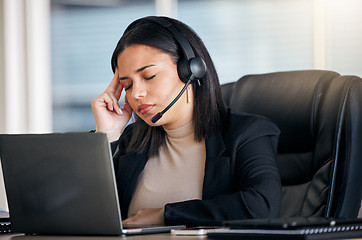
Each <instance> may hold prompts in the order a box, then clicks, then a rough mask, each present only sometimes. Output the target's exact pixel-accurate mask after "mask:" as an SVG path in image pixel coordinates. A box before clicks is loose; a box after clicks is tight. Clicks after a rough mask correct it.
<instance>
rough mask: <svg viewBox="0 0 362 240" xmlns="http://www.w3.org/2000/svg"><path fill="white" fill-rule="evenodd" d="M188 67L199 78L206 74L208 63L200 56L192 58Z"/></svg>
mask: <svg viewBox="0 0 362 240" xmlns="http://www.w3.org/2000/svg"><path fill="white" fill-rule="evenodd" d="M188 69H189V71H190V73H192V74H193V75H194V76H195V77H196V78H197V79H201V78H203V77H204V76H205V74H206V64H205V62H204V60H202V59H201V58H199V57H194V58H191V59H190V61H189V62H188Z"/></svg>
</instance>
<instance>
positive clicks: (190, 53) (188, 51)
mask: <svg viewBox="0 0 362 240" xmlns="http://www.w3.org/2000/svg"><path fill="white" fill-rule="evenodd" d="M148 19H149V20H151V21H154V22H156V23H158V24H160V25H161V26H163V27H165V28H166V29H168V30H169V32H170V33H172V35H173V36H174V38H175V39H176V41H177V42H178V43H179V45H180V46H181V49H182V52H183V54H184V56H185V58H186V59H187V60H190V59H192V58H194V57H195V53H194V50H193V49H192V47H191V45H190V43H189V41H188V40H187V39H186V37H185V35H183V34H182V33H181V32H180V31H179V30H177V29H176V28H175V27H174V26H173V24H172V23H171V22H170V21H168V20H167V19H165V18H162V17H149V18H148Z"/></svg>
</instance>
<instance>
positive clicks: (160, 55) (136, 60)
mask: <svg viewBox="0 0 362 240" xmlns="http://www.w3.org/2000/svg"><path fill="white" fill-rule="evenodd" d="M162 63H164V64H166V63H168V64H170V63H173V60H172V58H171V56H170V55H169V54H167V53H165V52H163V51H161V50H160V49H158V48H154V47H151V46H146V45H140V44H134V45H131V46H129V47H127V48H125V49H124V50H123V51H122V52H121V53H120V54H119V55H118V57H117V64H118V70H119V71H126V70H136V69H139V68H141V67H144V66H147V65H158V64H162Z"/></svg>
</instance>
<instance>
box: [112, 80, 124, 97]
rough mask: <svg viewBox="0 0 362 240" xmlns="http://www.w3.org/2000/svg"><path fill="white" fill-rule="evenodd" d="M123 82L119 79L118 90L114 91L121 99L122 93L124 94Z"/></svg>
mask: <svg viewBox="0 0 362 240" xmlns="http://www.w3.org/2000/svg"><path fill="white" fill-rule="evenodd" d="M123 88H124V87H123V84H122V83H121V82H120V81H118V86H117V89H116V91H115V92H114V95H115V97H116V98H117V99H118V100H119V99H120V97H121V95H122V91H123Z"/></svg>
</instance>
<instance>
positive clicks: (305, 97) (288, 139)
mask: <svg viewBox="0 0 362 240" xmlns="http://www.w3.org/2000/svg"><path fill="white" fill-rule="evenodd" d="M222 93H223V97H224V100H225V103H226V105H227V106H228V107H230V108H232V109H233V110H234V111H237V112H238V111H240V112H248V113H254V114H259V115H263V116H266V117H268V118H269V119H271V120H272V121H274V122H275V123H276V124H277V125H278V127H279V128H280V130H281V134H280V138H279V144H278V157H277V160H278V167H279V170H280V174H281V179H282V186H283V187H282V188H283V196H282V203H281V211H280V216H281V217H298V216H301V217H309V216H322V217H336V218H343V217H350V218H355V217H357V214H358V211H359V208H360V205H361V196H362V79H361V78H359V77H357V76H341V75H339V74H338V73H336V72H332V71H322V70H305V71H290V72H276V73H268V74H259V75H248V76H244V77H242V78H241V79H239V80H238V81H236V82H233V83H227V84H224V85H222Z"/></svg>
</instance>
